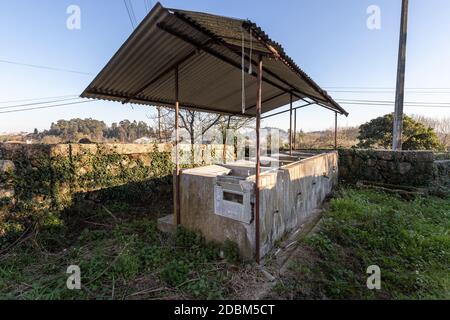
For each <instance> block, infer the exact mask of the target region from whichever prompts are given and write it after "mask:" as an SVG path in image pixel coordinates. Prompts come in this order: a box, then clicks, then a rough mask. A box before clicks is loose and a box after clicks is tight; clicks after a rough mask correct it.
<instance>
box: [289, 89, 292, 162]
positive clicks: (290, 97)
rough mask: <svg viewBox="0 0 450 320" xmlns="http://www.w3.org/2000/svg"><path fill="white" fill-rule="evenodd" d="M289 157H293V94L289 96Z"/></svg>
mask: <svg viewBox="0 0 450 320" xmlns="http://www.w3.org/2000/svg"><path fill="white" fill-rule="evenodd" d="M289 105H290V108H289V155H291V156H292V93H291V94H290V95H289Z"/></svg>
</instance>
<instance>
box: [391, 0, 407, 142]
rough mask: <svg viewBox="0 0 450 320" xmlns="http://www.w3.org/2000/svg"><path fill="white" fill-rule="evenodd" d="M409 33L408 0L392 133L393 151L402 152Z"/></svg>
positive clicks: (399, 60)
mask: <svg viewBox="0 0 450 320" xmlns="http://www.w3.org/2000/svg"><path fill="white" fill-rule="evenodd" d="M407 32H408V0H403V2H402V18H401V25H400V44H399V49H398V65H397V89H396V94H395V113H394V128H393V132H392V149H393V150H402V131H403V101H404V95H405V68H406V38H407Z"/></svg>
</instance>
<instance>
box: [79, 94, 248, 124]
mask: <svg viewBox="0 0 450 320" xmlns="http://www.w3.org/2000/svg"><path fill="white" fill-rule="evenodd" d="M86 93H87V94H92V95H98V96H104V97H107V98H108V97H112V98H115V99H118V100H122V103H124V101H128V103H133V101H135V102H136V103H140V104H146V105H155V104H156V105H161V106H164V107H166V108H170V109H173V108H174V105H175V101H171V100H160V99H144V98H138V97H134V98H132V97H131V96H127V95H121V94H112V93H103V92H99V91H95V90H87V91H86ZM125 103H126V102H125ZM180 108H182V109H187V110H193V111H202V112H208V113H220V114H223V115H230V116H240V117H247V118H253V117H254V116H251V115H243V114H241V113H240V112H230V111H227V110H222V109H212V108H211V107H209V106H202V105H197V104H194V103H189V102H182V101H180Z"/></svg>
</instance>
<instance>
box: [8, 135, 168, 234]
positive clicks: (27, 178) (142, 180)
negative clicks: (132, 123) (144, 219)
mask: <svg viewBox="0 0 450 320" xmlns="http://www.w3.org/2000/svg"><path fill="white" fill-rule="evenodd" d="M170 151H171V148H170V146H168V145H136V144H99V145H96V144H90V145H80V144H61V145H26V144H0V221H1V217H2V216H4V215H5V214H6V212H8V213H11V212H16V213H19V212H20V213H23V212H27V213H32V212H33V211H39V210H59V209H63V208H66V207H68V206H70V205H71V204H72V201H73V200H74V198H75V196H76V195H79V194H86V193H90V192H94V191H95V192H98V194H99V195H101V196H105V197H107V196H111V197H116V198H123V199H125V200H128V201H143V202H148V201H151V200H152V197H153V196H154V195H155V193H156V194H170V196H171V182H172V174H171V173H172V170H173V164H172V158H171V152H170ZM108 193H109V194H108ZM0 231H1V230H0Z"/></svg>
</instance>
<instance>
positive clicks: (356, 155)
mask: <svg viewBox="0 0 450 320" xmlns="http://www.w3.org/2000/svg"><path fill="white" fill-rule="evenodd" d="M441 158H445V157H443V155H440V156H439V159H441ZM339 176H340V180H341V181H343V182H346V183H352V184H353V183H357V182H359V181H370V182H376V183H384V184H391V185H398V186H409V187H419V188H427V189H428V190H429V191H431V192H432V193H437V194H440V195H441V194H445V193H448V192H449V190H450V160H436V157H435V154H434V153H433V152H431V151H398V152H397V151H392V150H361V149H345V150H344V149H343V150H339Z"/></svg>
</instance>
